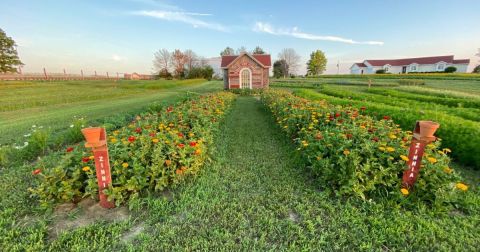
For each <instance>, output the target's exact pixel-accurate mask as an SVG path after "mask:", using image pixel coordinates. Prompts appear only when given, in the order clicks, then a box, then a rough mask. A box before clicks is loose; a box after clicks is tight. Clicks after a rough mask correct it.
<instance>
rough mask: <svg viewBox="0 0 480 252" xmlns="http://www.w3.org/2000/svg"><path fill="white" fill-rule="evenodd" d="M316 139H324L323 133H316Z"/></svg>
mask: <svg viewBox="0 0 480 252" xmlns="http://www.w3.org/2000/svg"><path fill="white" fill-rule="evenodd" d="M315 139H317V140H322V139H323V136H322V134H320V133H318V134H317V135H315Z"/></svg>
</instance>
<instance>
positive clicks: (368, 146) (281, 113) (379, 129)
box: [262, 90, 466, 209]
mask: <svg viewBox="0 0 480 252" xmlns="http://www.w3.org/2000/svg"><path fill="white" fill-rule="evenodd" d="M262 100H263V101H264V103H265V104H266V105H267V106H268V107H269V108H270V110H271V111H272V113H273V114H274V116H275V118H276V121H277V123H278V124H279V125H280V126H281V127H282V129H283V130H284V132H285V133H286V134H287V135H288V136H289V137H291V138H293V139H294V141H295V142H296V143H297V146H298V150H299V151H300V152H301V154H302V156H304V158H305V159H306V160H307V162H308V164H310V166H311V168H312V170H313V172H314V173H315V174H316V175H317V179H318V184H319V185H321V186H322V187H323V188H325V189H327V190H328V189H332V190H333V191H334V192H335V193H336V194H338V195H344V196H356V197H359V198H362V199H364V200H367V199H373V200H378V201H386V202H392V203H397V204H400V205H405V206H408V207H416V206H417V204H418V203H419V202H424V203H427V204H428V205H430V206H433V207H435V208H438V209H443V208H447V209H448V208H451V207H460V208H462V206H463V205H462V206H459V204H463V203H464V200H465V194H466V193H465V192H463V191H461V190H459V189H457V188H455V183H459V182H462V180H461V178H460V177H459V176H458V174H456V173H455V172H453V171H452V170H451V169H450V168H448V167H449V158H448V157H447V155H446V154H447V153H449V152H450V150H448V149H443V150H442V149H441V148H440V141H437V142H435V143H434V144H429V145H428V146H427V148H426V150H425V154H424V159H423V160H422V165H423V168H422V170H421V172H420V175H419V178H418V180H417V183H416V185H415V187H414V188H413V189H411V190H410V192H409V194H408V195H402V193H400V188H401V187H402V186H401V176H402V174H403V171H404V170H405V169H406V159H408V148H409V143H410V141H411V139H412V132H407V131H402V130H401V129H400V128H398V127H397V126H396V125H395V124H394V123H393V121H391V120H390V119H389V118H387V117H384V119H383V120H378V121H377V120H375V119H373V118H372V117H369V116H367V115H365V114H364V112H363V111H364V110H366V109H368V108H361V109H357V108H354V107H350V106H345V107H343V106H335V105H330V104H328V103H326V102H322V101H320V102H316V101H308V100H305V99H301V98H299V97H295V96H293V95H291V94H290V93H288V92H285V91H278V90H273V91H272V90H270V91H266V92H264V93H263V95H262Z"/></svg>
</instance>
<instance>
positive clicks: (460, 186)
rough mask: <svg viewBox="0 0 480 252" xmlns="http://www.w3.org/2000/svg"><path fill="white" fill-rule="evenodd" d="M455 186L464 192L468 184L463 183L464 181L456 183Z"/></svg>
mask: <svg viewBox="0 0 480 252" xmlns="http://www.w3.org/2000/svg"><path fill="white" fill-rule="evenodd" d="M456 187H457V189H458V190H462V191H464V192H466V191H467V190H468V186H467V185H465V184H464V183H457V185H456Z"/></svg>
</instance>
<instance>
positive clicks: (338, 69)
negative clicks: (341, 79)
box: [337, 60, 340, 75]
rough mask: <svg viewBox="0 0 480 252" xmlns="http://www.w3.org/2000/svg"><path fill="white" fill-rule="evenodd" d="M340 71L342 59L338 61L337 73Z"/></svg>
mask: <svg viewBox="0 0 480 252" xmlns="http://www.w3.org/2000/svg"><path fill="white" fill-rule="evenodd" d="M339 73H340V60H339V61H338V62H337V75H338V74H339Z"/></svg>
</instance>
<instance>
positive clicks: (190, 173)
mask: <svg viewBox="0 0 480 252" xmlns="http://www.w3.org/2000/svg"><path fill="white" fill-rule="evenodd" d="M296 81H298V80H296ZM309 81H310V80H304V82H302V83H301V84H300V85H299V82H289V83H287V82H283V83H278V82H277V83H275V84H273V85H272V87H274V88H271V89H270V90H259V91H255V92H220V91H219V90H220V89H221V87H222V85H221V83H220V82H204V81H201V80H194V81H179V82H163V81H162V82H159V83H155V82H153V81H152V82H131V83H122V82H120V83H111V84H106V85H105V84H100V83H94V82H88V83H75V82H72V83H12V84H7V85H5V86H4V87H3V88H6V89H5V90H10V92H11V93H10V94H8V95H7V97H9V98H8V99H6V100H5V101H4V100H2V101H1V102H3V103H4V104H5V106H9V109H8V110H7V109H6V111H4V112H0V116H1V115H5V114H2V113H11V114H10V115H11V116H14V115H15V114H16V113H15V111H17V114H19V115H17V119H15V120H18V122H19V124H18V125H19V131H20V129H21V130H22V134H23V129H22V128H21V127H20V126H21V125H22V123H25V124H26V123H31V124H36V125H35V127H34V128H33V129H31V130H30V133H28V134H30V135H28V134H27V136H23V135H22V136H21V137H23V138H22V139H28V142H29V144H28V145H27V146H24V147H21V148H15V147H14V146H12V145H4V146H3V148H2V149H0V150H3V152H0V161H1V162H0V166H1V169H0V194H1V195H3V196H2V197H1V199H0V247H2V248H3V249H5V250H8V251H25V250H27V251H28V250H30V251H44V250H51V251H66V250H74V251H92V250H100V251H105V250H114V251H152V250H153V251H157V250H161V251H173V250H214V249H216V248H220V247H221V248H224V249H225V250H230V251H237V250H293V251H297V250H307V251H310V250H319V249H320V250H347V251H372V250H445V251H449V250H463V251H472V250H476V248H477V247H478V240H479V239H480V236H479V232H477V229H478V226H479V225H480V219H479V218H478V216H479V215H480V195H479V190H478V187H479V184H480V180H479V174H478V171H475V170H473V169H469V168H466V167H467V166H470V167H473V168H477V169H478V167H480V166H478V164H479V162H480V160H479V159H478V156H480V155H477V154H478V148H480V146H478V144H480V141H479V139H478V137H479V135H480V134H476V133H475V132H478V131H475V130H478V129H479V128H478V124H479V122H480V117H479V116H478V111H480V100H479V99H480V97H478V96H477V95H476V94H475V92H469V91H466V90H463V91H462V87H461V86H456V89H452V90H451V91H448V92H444V91H443V90H441V89H438V88H434V87H432V86H430V84H429V82H428V81H426V83H425V84H424V85H421V86H405V85H400V84H385V85H382V86H373V87H371V88H368V86H366V85H365V84H364V83H363V82H358V83H350V84H348V85H346V84H341V83H337V84H333V85H332V84H325V82H322V83H312V82H309ZM348 81H351V80H348ZM435 81H438V80H435ZM458 81H465V80H458ZM76 84H78V86H76ZM8 85H11V86H10V87H8ZM35 85H43V86H42V88H39V87H40V86H35ZM104 85H105V86H104ZM122 85H123V86H122ZM295 85H297V86H295ZM8 88H10V89H8ZM22 88H23V89H22ZM86 88H89V89H91V90H95V92H93V94H89V93H88V92H84V91H85V89H86ZM463 88H465V89H472V86H468V85H466V86H463ZM12 90H14V91H12ZM44 90H47V91H44ZM187 91H188V93H187ZM22 92H23V95H15V93H17V94H20V93H22ZM103 93H109V94H110V95H104V94H103ZM236 93H239V94H236ZM54 94H57V95H54ZM19 96H24V97H30V98H29V99H25V98H20V97H19ZM15 97H17V98H15ZM15 99H17V100H15ZM79 99H83V100H85V102H79V101H78V100H79ZM137 103H138V104H137ZM94 104H95V105H94ZM97 106H98V107H100V108H102V109H95V107H97ZM54 108H55V109H58V110H54ZM50 110H52V111H56V112H57V113H53V112H52V113H50V112H49V111H50ZM20 111H22V113H23V112H27V111H28V112H29V113H30V114H28V113H26V114H25V116H24V117H22V116H21V115H20V113H19V112H20ZM34 111H37V112H34ZM60 111H64V112H60ZM70 112H71V113H73V112H75V114H74V115H77V116H86V115H87V117H86V118H84V119H79V118H76V119H74V120H72V118H73V117H71V116H70V114H69V113H70ZM35 113H38V114H39V117H38V118H40V117H47V119H48V118H49V117H51V118H50V119H49V120H45V121H42V124H40V123H37V120H39V119H38V118H35V117H34V114H35ZM62 113H65V114H62ZM117 113H120V115H121V116H120V118H117V117H115V114H117ZM28 115H30V116H28ZM40 115H42V116H40ZM105 118H110V119H108V120H107V119H105ZM419 119H431V120H435V121H438V122H440V124H441V128H440V129H439V131H438V135H439V136H440V137H441V140H439V141H436V142H434V143H432V144H429V145H428V146H427V149H426V151H425V155H424V158H423V160H422V170H421V172H420V175H419V179H418V181H417V183H416V185H415V186H414V187H413V188H408V189H407V188H405V187H404V186H403V185H402V184H401V176H402V173H403V171H404V169H405V168H406V162H407V161H408V146H409V143H410V141H411V139H412V132H411V130H412V128H413V125H414V123H415V121H416V120H419ZM15 120H14V119H11V120H10V125H11V126H12V127H13V126H14V125H15ZM56 122H60V123H61V125H60V126H58V128H55V129H56V130H52V129H53V127H55V125H56ZM70 124H71V126H70ZM40 125H41V126H44V127H43V128H41V129H39V126H40ZM100 125H101V126H105V127H106V128H107V141H108V146H109V151H110V164H111V171H112V184H111V185H110V186H109V187H108V189H106V190H104V191H103V192H104V193H105V194H106V195H107V196H108V198H109V199H110V200H114V201H115V204H116V208H114V209H111V210H105V209H102V208H101V207H99V206H98V204H96V200H97V199H98V193H99V189H98V185H97V176H96V175H97V174H96V170H95V162H94V160H93V159H94V157H93V156H92V152H91V151H90V150H89V149H87V148H85V147H84V142H83V136H82V135H81V133H80V129H82V128H84V127H86V126H100ZM0 126H2V125H0ZM49 126H50V127H52V129H50V130H44V128H48V127H49ZM31 127H32V126H31V125H30V126H28V129H30V128H31ZM4 129H9V128H8V127H6V126H5V125H4ZM60 129H62V130H60ZM10 130H11V131H10V132H15V130H14V128H10ZM9 134H10V133H9ZM11 139H13V140H15V141H17V142H18V141H19V140H18V139H17V138H15V137H13V138H12V137H10V138H8V137H7V138H4V140H3V141H5V142H8V141H9V140H11ZM475 148H477V149H475ZM451 159H453V160H455V162H456V163H461V164H462V165H461V166H459V165H455V164H454V163H452V160H451ZM406 241H408V242H406Z"/></svg>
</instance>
